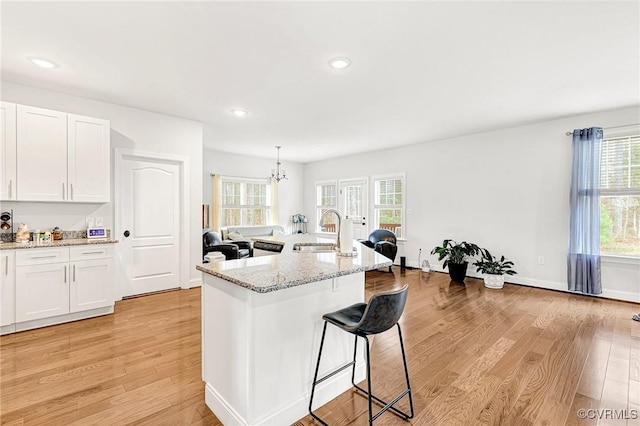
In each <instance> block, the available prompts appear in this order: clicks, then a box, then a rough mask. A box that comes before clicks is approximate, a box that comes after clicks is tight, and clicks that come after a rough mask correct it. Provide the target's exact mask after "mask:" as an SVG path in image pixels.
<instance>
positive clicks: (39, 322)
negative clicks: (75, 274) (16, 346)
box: [2, 305, 114, 334]
mask: <svg viewBox="0 0 640 426" xmlns="http://www.w3.org/2000/svg"><path fill="white" fill-rule="evenodd" d="M113 307H114V305H110V306H105V307H103V308H96V309H91V310H88V311H80V312H73V313H70V314H65V315H58V316H55V317H50V318H41V319H36V320H31V321H25V322H19V323H16V324H14V327H15V329H14V331H15V332H18V331H25V330H31V329H34V328H40V327H46V326H49V325H56V324H62V323H65V322H71V321H77V320H81V319H87V318H93V317H99V316H102V315H108V314H112V313H113ZM2 333H3V334H4V328H3V329H2Z"/></svg>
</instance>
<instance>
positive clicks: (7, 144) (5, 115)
mask: <svg viewBox="0 0 640 426" xmlns="http://www.w3.org/2000/svg"><path fill="white" fill-rule="evenodd" d="M15 199H16V104H12V103H9V102H0V200H15Z"/></svg>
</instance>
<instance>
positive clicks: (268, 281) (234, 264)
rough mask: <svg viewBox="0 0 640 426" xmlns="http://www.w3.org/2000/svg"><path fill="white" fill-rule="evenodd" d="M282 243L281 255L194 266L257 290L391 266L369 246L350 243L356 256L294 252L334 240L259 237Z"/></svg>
mask: <svg viewBox="0 0 640 426" xmlns="http://www.w3.org/2000/svg"><path fill="white" fill-rule="evenodd" d="M261 240H264V241H269V242H274V241H277V242H281V243H284V249H283V250H282V253H280V254H274V255H273V256H261V257H251V258H246V259H237V260H227V261H224V262H214V263H205V264H202V265H197V266H196V269H198V270H199V271H202V272H204V273H206V274H210V275H213V276H216V277H219V278H222V279H223V280H226V281H229V282H231V283H234V284H237V285H239V286H241V287H245V288H247V289H249V290H253V291H255V292H258V293H267V292H270V291H276V290H282V289H285V288H289V287H295V286H298V285H302V284H307V283H312V282H316V281H322V280H326V279H330V278H335V277H339V276H342V275H350V274H355V273H357V272H363V271H369V270H372V269H378V268H382V267H385V266H389V265H391V260H390V259H388V258H386V257H384V256H382V255H381V254H379V253H376V252H375V251H373V250H372V249H370V248H368V247H366V246H364V245H362V244H360V243H358V242H357V241H354V242H353V247H354V248H355V249H356V253H357V256H355V257H342V256H338V254H337V253H314V252H294V251H293V245H294V244H300V245H310V244H316V243H325V244H327V243H332V242H335V239H331V238H323V237H316V236H313V235H307V234H296V235H279V236H274V237H266V238H261Z"/></svg>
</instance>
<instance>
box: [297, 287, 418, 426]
mask: <svg viewBox="0 0 640 426" xmlns="http://www.w3.org/2000/svg"><path fill="white" fill-rule="evenodd" d="M408 290H409V286H408V285H407V284H405V285H404V286H403V287H402V288H401V289H400V290H396V291H390V292H385V293H378V294H376V295H374V296H372V297H371V299H369V303H356V304H354V305H351V306H348V307H346V308H343V309H340V310H337V311H335V312H330V313H327V314H324V315H323V316H322V319H323V320H324V327H323V329H322V340H321V341H320V350H319V351H318V362H317V364H316V371H315V375H314V376H313V384H312V386H311V398H310V401H309V414H310V415H311V417H312V418H314V419H315V420H317V421H319V422H320V423H321V424H323V425H325V426H328V425H327V423H326V422H325V421H324V420H322V419H321V418H320V417H318V416H316V415H315V414H314V413H313V410H312V405H313V395H314V393H315V388H316V385H317V384H319V383H321V382H322V381H324V380H326V379H328V378H329V377H332V376H334V375H335V374H337V373H339V372H340V371H342V370H344V369H346V368H349V367H352V371H351V384H352V385H353V387H354V388H355V389H356V390H358V391H360V392H362V393H363V394H365V395H366V396H367V399H368V402H369V424H370V425H372V424H373V421H374V420H375V419H377V418H378V417H379V416H380V415H381V414H382V413H384V412H385V411H387V410H391V411H393V412H395V413H396V414H397V415H399V416H400V417H402V418H403V419H404V420H409V419H411V418H413V414H414V413H413V398H412V396H411V386H410V384H409V371H408V370H407V358H406V356H405V352H404V342H403V340H402V330H401V328H400V324H398V320H399V319H400V317H401V316H402V312H403V311H404V307H405V304H406V301H407V292H408ZM329 323H331V324H333V325H335V326H336V327H338V328H340V329H342V330H344V331H346V332H347V333H351V334H354V335H355V344H354V348H353V361H351V362H349V363H347V364H346V365H343V366H342V367H340V368H338V369H337V370H335V371H333V372H331V373H329V374H327V375H325V376H324V377H321V378H320V379H318V370H319V369H320V359H321V357H322V348H323V346H324V338H325V334H326V332H327V324H329ZM393 326H396V327H397V328H398V337H399V340H400V349H401V352H402V362H403V365H404V374H405V379H406V383H407V388H406V389H405V390H404V391H402V392H401V393H400V394H399V395H398V396H397V397H396V398H394V399H393V400H392V401H391V402H385V401H383V400H382V399H380V398H378V397H377V396H375V395H373V394H372V393H371V362H370V344H369V338H368V337H367V336H369V335H373V334H378V333H382V332H384V331H387V330H389V329H390V328H392V327H393ZM358 337H361V338H364V340H365V342H366V359H365V361H366V366H367V390H364V389H362V388H361V387H360V386H358V385H356V383H355V372H356V353H357V350H358ZM405 395H408V397H409V407H410V410H411V414H406V413H404V412H403V411H401V410H399V409H397V408H395V407H394V405H395V404H396V403H397V402H398V401H400V400H401V399H402V398H403V397H404V396H405ZM373 400H375V401H376V402H378V403H380V404H382V405H383V407H382V409H381V410H380V411H379V412H378V413H376V414H375V415H374V414H373V407H372V402H373Z"/></svg>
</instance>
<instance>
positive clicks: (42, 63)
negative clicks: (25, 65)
mask: <svg viewBox="0 0 640 426" xmlns="http://www.w3.org/2000/svg"><path fill="white" fill-rule="evenodd" d="M27 59H28V60H29V61H30V62H31V63H32V64H34V65H37V66H39V67H40V68H46V69H48V70H50V69H53V68H58V65H57V64H56V63H55V62H51V61H50V60H48V59H44V58H36V57H33V56H31V57H28V58H27Z"/></svg>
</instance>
